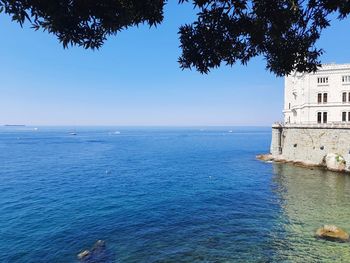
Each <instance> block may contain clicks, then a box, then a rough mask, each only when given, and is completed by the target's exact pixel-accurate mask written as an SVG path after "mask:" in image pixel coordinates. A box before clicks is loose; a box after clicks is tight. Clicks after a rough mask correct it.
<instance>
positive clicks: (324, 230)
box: [316, 225, 349, 242]
mask: <svg viewBox="0 0 350 263" xmlns="http://www.w3.org/2000/svg"><path fill="white" fill-rule="evenodd" d="M316 236H317V237H318V238H323V239H327V240H331V241H340V242H346V241H349V234H348V233H346V232H345V231H344V230H343V229H341V228H339V227H337V226H334V225H324V226H323V227H321V228H319V229H317V231H316Z"/></svg>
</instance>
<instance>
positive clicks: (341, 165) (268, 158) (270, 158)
mask: <svg viewBox="0 0 350 263" xmlns="http://www.w3.org/2000/svg"><path fill="white" fill-rule="evenodd" d="M256 158H257V159H258V160H260V161H264V162H275V163H289V164H293V165H295V166H298V167H303V168H309V169H310V168H311V169H312V168H320V169H325V170H328V171H333V172H341V173H350V170H349V169H347V168H348V167H347V166H346V162H345V160H344V158H343V157H342V156H341V155H338V154H333V153H332V154H327V155H326V156H325V158H324V160H323V162H322V163H313V162H309V161H300V160H288V159H285V158H284V157H283V156H282V155H279V156H274V155H272V154H270V153H269V154H259V155H257V156H256Z"/></svg>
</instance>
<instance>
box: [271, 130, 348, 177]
mask: <svg viewBox="0 0 350 263" xmlns="http://www.w3.org/2000/svg"><path fill="white" fill-rule="evenodd" d="M270 151H271V155H270V159H273V160H277V161H286V162H296V163H301V164H305V165H311V166H313V165H315V166H324V167H328V168H329V169H330V170H337V171H350V125H346V124H337V125H335V124H320V125H291V124H290V125H281V124H274V125H273V126H272V139H271V149H270ZM332 158H333V159H334V160H331V159H332ZM331 162H333V163H334V164H332V163H331Z"/></svg>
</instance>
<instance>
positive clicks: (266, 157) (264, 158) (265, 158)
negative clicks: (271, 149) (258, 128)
mask: <svg viewBox="0 0 350 263" xmlns="http://www.w3.org/2000/svg"><path fill="white" fill-rule="evenodd" d="M256 158H257V159H258V160H261V161H265V162H267V161H273V160H274V158H273V156H272V154H259V155H257V156H256Z"/></svg>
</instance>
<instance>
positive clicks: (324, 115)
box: [323, 112, 328, 123]
mask: <svg viewBox="0 0 350 263" xmlns="http://www.w3.org/2000/svg"><path fill="white" fill-rule="evenodd" d="M327 115H328V114H327V112H324V113H323V123H327Z"/></svg>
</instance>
